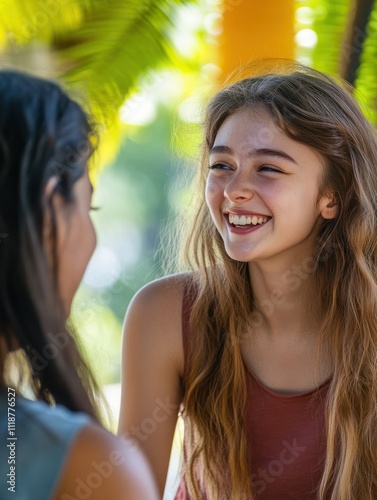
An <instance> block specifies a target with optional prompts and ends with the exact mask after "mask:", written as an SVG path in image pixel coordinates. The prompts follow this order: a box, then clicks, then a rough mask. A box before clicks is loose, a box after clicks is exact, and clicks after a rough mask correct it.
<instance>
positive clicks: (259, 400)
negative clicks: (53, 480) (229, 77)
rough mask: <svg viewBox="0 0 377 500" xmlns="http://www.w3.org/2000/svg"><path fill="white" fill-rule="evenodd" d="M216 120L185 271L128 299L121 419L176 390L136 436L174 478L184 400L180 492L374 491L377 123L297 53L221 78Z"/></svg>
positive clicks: (149, 409)
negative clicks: (173, 454)
mask: <svg viewBox="0 0 377 500" xmlns="http://www.w3.org/2000/svg"><path fill="white" fill-rule="evenodd" d="M204 133H205V141H204V147H203V156H202V161H201V164H200V168H199V169H198V179H197V184H196V186H195V189H196V193H197V196H198V206H197V212H196V214H195V217H194V221H193V224H192V226H191V227H188V228H186V229H187V238H186V239H184V240H183V242H182V245H183V248H184V255H185V258H186V260H185V266H186V269H187V268H189V270H190V272H188V273H185V274H176V275H173V276H168V277H166V278H163V279H161V280H158V281H155V282H153V283H150V284H149V285H147V286H146V287H144V288H143V289H142V290H141V291H140V292H139V293H138V294H137V295H136V297H135V298H134V300H133V302H132V304H131V305H130V308H129V311H128V313H127V315H126V320H125V326H124V330H125V332H124V347H123V356H124V367H123V389H122V409H121V419H120V431H121V432H128V433H129V434H131V435H132V434H133V435H135V429H137V428H138V425H140V423H141V422H145V419H146V418H148V417H149V416H150V415H152V414H153V410H154V407H155V405H156V400H157V399H158V400H161V399H163V400H168V401H169V403H170V406H169V408H171V409H170V412H169V413H168V414H167V415H166V418H165V419H164V420H163V421H161V422H159V423H158V424H156V426H155V429H154V432H153V433H146V434H145V435H144V436H143V438H142V439H140V446H141V447H142V449H143V450H144V451H145V453H146V454H147V456H148V458H149V459H150V462H151V464H152V468H153V470H154V472H155V475H156V477H157V480H158V483H159V487H160V490H161V492H162V490H163V488H164V482H165V477H166V471H167V464H168V459H169V452H170V447H171V441H172V436H173V432H174V427H175V423H176V419H177V415H178V409H179V408H181V410H182V415H183V418H184V421H185V437H184V466H183V469H182V481H181V484H180V487H179V490H178V492H177V495H176V498H177V499H178V498H179V499H184V498H191V499H197V498H207V499H211V500H212V499H219V500H223V499H235V498H237V499H253V498H255V499H256V498H258V499H263V500H281V499H282V498H305V499H313V500H314V499H318V500H325V499H326V500H328V499H331V500H353V499H355V498H362V499H363V500H364V499H365V500H372V499H374V498H375V496H376V491H377V434H376V431H375V429H376V428H377V370H376V359H377V329H376V318H377V236H376V235H377V204H376V197H375V193H376V192H377V167H376V166H377V138H376V133H375V130H374V129H373V127H372V126H371V125H370V124H369V123H368V121H367V120H366V119H365V117H364V116H363V114H362V112H361V111H360V109H359V107H358V105H357V104H356V102H355V100H354V99H353V97H352V96H351V94H349V93H348V92H347V90H346V89H345V88H343V87H342V85H341V84H339V83H337V82H335V81H334V80H333V79H331V78H329V77H327V76H326V75H323V74H321V73H319V72H317V71H314V70H311V69H308V68H305V67H301V66H297V65H294V66H293V67H292V69H291V70H290V71H285V72H284V73H279V72H271V73H269V74H266V75H262V76H256V77H251V78H247V79H244V80H242V81H239V82H236V83H234V84H233V85H230V86H229V87H226V88H224V89H223V90H221V91H220V92H219V93H218V94H216V95H215V96H214V97H213V99H212V100H211V102H210V103H209V106H208V108H207V115H206V120H205V125H204ZM167 312H168V314H167ZM180 405H181V406H180ZM174 408H175V410H173V409H174ZM135 437H136V436H135Z"/></svg>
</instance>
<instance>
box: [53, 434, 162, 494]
mask: <svg viewBox="0 0 377 500" xmlns="http://www.w3.org/2000/svg"><path fill="white" fill-rule="evenodd" d="M84 496H85V498H90V500H103V499H104V498H111V500H157V498H158V494H157V487H156V484H155V482H154V479H153V476H152V473H151V471H150V468H149V466H148V465H147V462H146V460H145V459H144V457H143V456H142V454H141V453H140V451H139V450H138V449H137V448H136V447H135V446H133V445H132V444H131V443H127V442H126V441H123V440H121V439H120V438H119V437H117V436H113V435H112V434H110V433H109V432H107V431H106V430H105V429H102V428H101V427H99V426H96V425H90V426H87V427H84V428H83V429H82V430H81V431H80V433H79V435H78V437H77V438H76V439H75V441H74V443H73V445H72V448H71V450H70V453H69V456H68V459H67V462H66V464H65V467H64V470H63V472H62V474H61V476H60V479H59V483H58V486H57V488H56V490H55V494H54V496H53V498H54V500H58V499H59V500H61V499H63V498H84Z"/></svg>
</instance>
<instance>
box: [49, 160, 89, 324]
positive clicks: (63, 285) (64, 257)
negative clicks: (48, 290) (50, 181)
mask: <svg viewBox="0 0 377 500" xmlns="http://www.w3.org/2000/svg"><path fill="white" fill-rule="evenodd" d="M92 193H93V187H92V185H91V182H90V180H89V176H88V172H87V170H86V171H85V173H84V175H83V176H82V177H81V178H80V179H79V180H78V181H76V183H75V184H74V188H73V194H74V200H73V201H72V202H70V203H67V202H66V201H65V200H64V198H63V197H62V196H61V195H60V194H58V193H55V194H54V195H53V206H54V210H55V216H56V226H57V236H56V240H57V241H56V257H57V270H58V283H59V292H60V297H61V299H62V300H63V304H64V308H65V312H66V315H67V316H69V313H70V309H71V304H72V299H73V297H74V295H75V293H76V290H77V288H78V286H79V284H80V282H81V279H82V277H83V275H84V272H85V269H86V267H87V265H88V263H89V260H90V258H91V256H92V254H93V252H94V249H95V247H96V234H95V230H94V226H93V223H92V220H91V217H90V207H91V200H92ZM49 247H50V248H51V244H50V245H49ZM50 255H51V252H50ZM51 261H52V259H51Z"/></svg>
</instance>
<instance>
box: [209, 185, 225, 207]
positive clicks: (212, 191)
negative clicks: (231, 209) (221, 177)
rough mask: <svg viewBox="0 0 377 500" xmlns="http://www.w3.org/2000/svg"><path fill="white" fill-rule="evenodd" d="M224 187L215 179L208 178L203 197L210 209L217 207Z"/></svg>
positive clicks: (221, 198)
mask: <svg viewBox="0 0 377 500" xmlns="http://www.w3.org/2000/svg"><path fill="white" fill-rule="evenodd" d="M223 193H224V189H223V188H222V186H221V185H220V183H219V182H216V180H214V179H211V178H208V180H207V184H206V190H205V198H206V202H207V205H208V207H209V209H210V210H213V209H216V208H218V205H219V204H220V203H221V202H222V200H223Z"/></svg>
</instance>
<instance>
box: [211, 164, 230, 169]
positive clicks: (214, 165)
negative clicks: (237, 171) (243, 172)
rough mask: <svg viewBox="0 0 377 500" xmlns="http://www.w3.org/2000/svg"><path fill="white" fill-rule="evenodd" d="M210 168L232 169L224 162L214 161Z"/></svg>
mask: <svg viewBox="0 0 377 500" xmlns="http://www.w3.org/2000/svg"><path fill="white" fill-rule="evenodd" d="M208 168H209V169H210V170H230V167H229V166H228V165H224V163H213V164H212V165H209V167H208Z"/></svg>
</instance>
